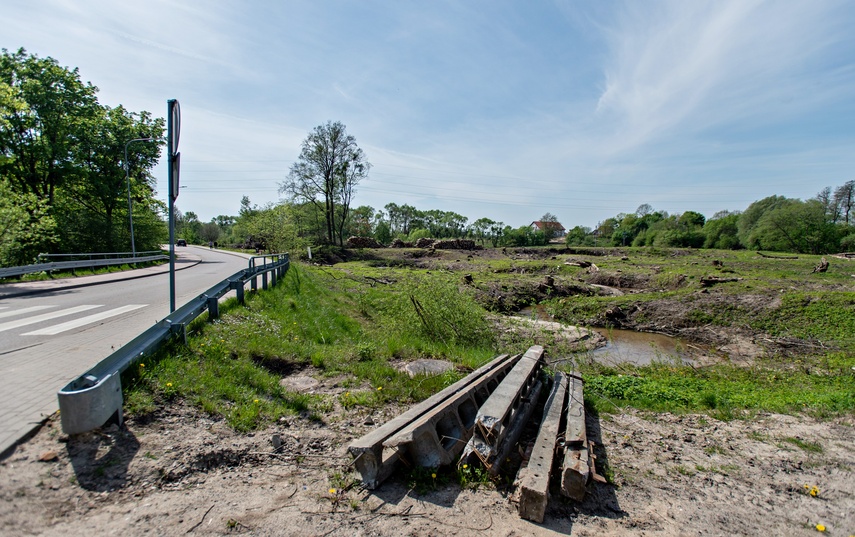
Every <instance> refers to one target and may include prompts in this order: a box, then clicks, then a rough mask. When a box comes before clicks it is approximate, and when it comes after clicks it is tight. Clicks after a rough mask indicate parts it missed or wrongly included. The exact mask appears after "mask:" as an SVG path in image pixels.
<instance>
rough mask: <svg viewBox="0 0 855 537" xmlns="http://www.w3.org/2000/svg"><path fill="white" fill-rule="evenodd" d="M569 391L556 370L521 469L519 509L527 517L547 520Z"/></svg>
mask: <svg viewBox="0 0 855 537" xmlns="http://www.w3.org/2000/svg"><path fill="white" fill-rule="evenodd" d="M566 395H567V377H565V376H564V375H562V374H561V373H556V374H555V378H554V379H553V383H552V390H551V391H550V392H549V398H548V399H547V400H546V408H545V410H544V417H543V421H542V422H541V424H540V431H539V432H538V433H537V440H535V443H534V449H533V450H532V452H531V457H530V458H529V460H528V465H526V466H525V467H523V468H522V469H520V471H519V474H517V491H518V495H519V507H518V508H519V513H520V516H521V517H522V518H525V519H527V520H533V521H535V522H543V516H544V515H545V514H546V504H547V501H548V499H549V476H550V474H551V473H552V461H553V458H554V457H555V444H556V442H557V441H558V429H559V427H560V426H561V414H562V411H563V410H564V399H565V398H566Z"/></svg>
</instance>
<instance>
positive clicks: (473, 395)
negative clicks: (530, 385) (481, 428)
mask: <svg viewBox="0 0 855 537" xmlns="http://www.w3.org/2000/svg"><path fill="white" fill-rule="evenodd" d="M517 357H519V355H517ZM515 363H516V361H512V360H506V361H505V362H503V363H502V364H500V365H499V366H497V367H496V368H494V369H493V370H492V371H491V372H490V373H489V374H486V375H483V376H481V377H480V378H479V379H477V380H475V381H474V382H472V383H471V384H470V385H469V386H468V387H467V389H466V390H465V391H460V392H458V393H456V394H454V395H452V396H450V397H449V398H448V399H446V400H445V401H444V402H443V403H441V404H440V405H438V406H436V407H435V408H433V409H431V410H430V411H428V412H427V413H425V414H424V415H423V416H421V417H419V418H417V419H415V420H413V421H412V422H411V423H410V424H409V425H407V426H405V427H404V428H403V429H401V430H400V431H398V432H397V433H395V434H394V435H392V436H391V437H390V438H389V439H387V440H386V441H384V442H383V446H384V447H386V448H391V449H394V450H396V451H397V453H398V456H399V457H402V458H404V459H405V460H406V461H407V462H409V463H411V464H412V465H414V466H422V467H428V468H436V467H438V466H442V465H446V464H451V463H453V462H454V460H455V459H456V458H457V456H458V455H460V452H461V451H463V448H464V447H465V446H466V442H468V441H469V438H471V437H472V430H473V427H474V425H475V416H476V414H477V412H478V407H480V406H481V405H482V404H483V403H484V401H486V400H487V398H489V397H490V394H491V393H492V392H493V391H494V390H495V389H496V388H497V387H498V385H499V384H500V383H501V381H502V379H503V378H505V376H506V375H507V374H508V372H509V371H510V370H511V368H513V366H514V364H515Z"/></svg>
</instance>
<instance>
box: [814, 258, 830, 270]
mask: <svg viewBox="0 0 855 537" xmlns="http://www.w3.org/2000/svg"><path fill="white" fill-rule="evenodd" d="M827 271H828V260H827V259H826V258H824V257H823V258H822V260H821V261H820V262H819V265H817V266H815V267H813V273H816V272H827Z"/></svg>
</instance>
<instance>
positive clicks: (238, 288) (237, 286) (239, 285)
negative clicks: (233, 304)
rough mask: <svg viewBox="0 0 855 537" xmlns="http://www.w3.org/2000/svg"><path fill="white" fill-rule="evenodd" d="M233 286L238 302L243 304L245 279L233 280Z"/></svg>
mask: <svg viewBox="0 0 855 537" xmlns="http://www.w3.org/2000/svg"><path fill="white" fill-rule="evenodd" d="M232 287H234V290H235V294H236V295H237V299H238V303H239V304H243V280H240V281H236V282H232Z"/></svg>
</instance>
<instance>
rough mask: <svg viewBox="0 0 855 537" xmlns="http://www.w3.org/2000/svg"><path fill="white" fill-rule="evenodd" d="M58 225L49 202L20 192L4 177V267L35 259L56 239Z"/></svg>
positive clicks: (0, 218) (0, 193) (0, 250)
mask: <svg viewBox="0 0 855 537" xmlns="http://www.w3.org/2000/svg"><path fill="white" fill-rule="evenodd" d="M55 228H56V223H55V222H54V220H53V218H52V217H51V216H50V215H48V214H47V202H46V201H44V200H39V199H37V198H36V196H35V195H34V194H30V193H26V194H18V193H16V192H14V191H13V190H12V188H11V187H10V186H9V183H8V182H7V181H6V180H0V266H17V265H27V264H30V263H33V262H35V257H36V254H38V253H39V252H38V249H39V247H40V246H41V245H43V244H47V243H50V242H51V241H52V240H53V238H54V230H55Z"/></svg>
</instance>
